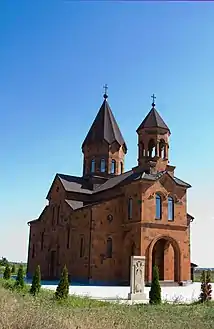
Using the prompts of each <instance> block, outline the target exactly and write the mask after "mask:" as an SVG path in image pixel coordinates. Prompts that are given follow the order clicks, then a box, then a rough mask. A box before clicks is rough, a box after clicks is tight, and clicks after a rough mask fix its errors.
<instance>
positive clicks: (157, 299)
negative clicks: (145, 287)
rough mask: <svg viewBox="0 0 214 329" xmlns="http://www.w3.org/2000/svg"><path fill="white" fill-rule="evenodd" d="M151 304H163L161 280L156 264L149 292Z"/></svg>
mask: <svg viewBox="0 0 214 329" xmlns="http://www.w3.org/2000/svg"><path fill="white" fill-rule="evenodd" d="M149 303H150V304H161V287H160V282H159V272H158V267H157V266H156V265H155V266H154V268H153V275H152V285H151V289H150V292H149Z"/></svg>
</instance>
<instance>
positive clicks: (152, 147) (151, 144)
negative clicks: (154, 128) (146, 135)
mask: <svg viewBox="0 0 214 329" xmlns="http://www.w3.org/2000/svg"><path fill="white" fill-rule="evenodd" d="M148 149H149V157H150V158H153V157H154V156H155V141H154V139H150V141H149V144H148Z"/></svg>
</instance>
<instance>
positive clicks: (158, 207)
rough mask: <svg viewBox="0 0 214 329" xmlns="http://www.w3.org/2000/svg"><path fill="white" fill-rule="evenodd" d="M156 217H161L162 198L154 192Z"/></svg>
mask: <svg viewBox="0 0 214 329" xmlns="http://www.w3.org/2000/svg"><path fill="white" fill-rule="evenodd" d="M155 218H156V219H161V218H162V200H161V196H160V195H159V194H156V216H155Z"/></svg>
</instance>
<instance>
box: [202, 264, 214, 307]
mask: <svg viewBox="0 0 214 329" xmlns="http://www.w3.org/2000/svg"><path fill="white" fill-rule="evenodd" d="M210 281H211V274H210V271H209V270H208V271H202V274H201V293H200V296H199V301H200V302H202V303H204V302H208V301H209V300H211V299H212V286H211V284H210Z"/></svg>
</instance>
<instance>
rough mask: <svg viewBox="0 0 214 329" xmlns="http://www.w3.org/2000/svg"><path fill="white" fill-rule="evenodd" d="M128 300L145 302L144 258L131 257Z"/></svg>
mask: <svg viewBox="0 0 214 329" xmlns="http://www.w3.org/2000/svg"><path fill="white" fill-rule="evenodd" d="M130 271H131V280H130V293H129V295H128V299H130V300H142V301H143V300H145V299H146V295H145V293H144V287H145V256H131V268H130Z"/></svg>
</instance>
